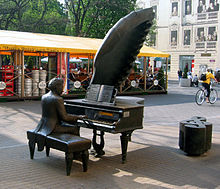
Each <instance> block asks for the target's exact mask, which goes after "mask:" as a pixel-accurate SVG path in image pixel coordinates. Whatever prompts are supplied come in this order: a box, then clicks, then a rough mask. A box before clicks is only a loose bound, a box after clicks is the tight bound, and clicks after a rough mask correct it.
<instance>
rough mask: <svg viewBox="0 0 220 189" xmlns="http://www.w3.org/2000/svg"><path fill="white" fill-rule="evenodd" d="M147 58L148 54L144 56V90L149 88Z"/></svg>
mask: <svg viewBox="0 0 220 189" xmlns="http://www.w3.org/2000/svg"><path fill="white" fill-rule="evenodd" d="M146 60H147V59H146V56H145V57H144V91H145V92H146V89H147V87H146V85H147V81H146V80H147V72H146V70H147V61H146Z"/></svg>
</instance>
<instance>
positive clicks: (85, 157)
mask: <svg viewBox="0 0 220 189" xmlns="http://www.w3.org/2000/svg"><path fill="white" fill-rule="evenodd" d="M88 161H89V152H88V150H85V151H83V152H82V163H83V172H86V171H87V169H88Z"/></svg>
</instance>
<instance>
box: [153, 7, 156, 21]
mask: <svg viewBox="0 0 220 189" xmlns="http://www.w3.org/2000/svg"><path fill="white" fill-rule="evenodd" d="M152 8H153V11H154V14H155V16H154V18H155V19H157V6H153V7H152Z"/></svg>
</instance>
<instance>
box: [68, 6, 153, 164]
mask: <svg viewBox="0 0 220 189" xmlns="http://www.w3.org/2000/svg"><path fill="white" fill-rule="evenodd" d="M153 17H154V13H153V10H152V8H149V9H143V10H139V11H136V12H132V13H130V14H128V15H127V16H125V17H124V18H122V19H120V20H119V21H118V22H117V23H116V24H115V25H114V26H113V27H112V28H111V30H109V32H108V33H107V35H106V37H105V39H104V40H103V44H102V45H101V47H100V48H99V50H98V52H97V54H96V56H95V63H94V72H93V76H92V79H91V82H90V85H89V87H88V90H87V93H86V97H85V99H76V100H65V102H64V104H65V107H66V111H67V113H69V114H76V115H86V116H87V118H86V119H83V120H78V122H77V124H78V125H79V126H80V127H86V128H89V129H93V139H92V143H93V148H94V150H95V151H96V153H97V155H98V156H101V155H104V154H105V152H104V150H103V148H104V132H109V133H113V134H115V133H121V136H120V139H121V149H122V163H124V162H125V161H126V155H127V146H128V141H129V140H131V134H132V132H133V131H134V130H136V129H142V128H143V114H144V100H143V99H142V98H137V97H127V96H117V89H118V88H119V86H120V84H121V83H122V82H123V81H124V80H125V79H126V78H127V77H128V75H129V73H130V70H131V68H132V67H133V64H134V61H135V59H136V56H137V55H138V54H139V51H140V49H141V47H142V46H143V43H144V41H145V39H146V35H147V34H148V32H149V29H150V27H151V25H152V20H153ZM97 137H100V143H99V144H98V143H97V140H96V139H97Z"/></svg>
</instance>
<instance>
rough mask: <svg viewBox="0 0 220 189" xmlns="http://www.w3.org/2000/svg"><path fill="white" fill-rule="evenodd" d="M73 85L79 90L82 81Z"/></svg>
mask: <svg viewBox="0 0 220 189" xmlns="http://www.w3.org/2000/svg"><path fill="white" fill-rule="evenodd" d="M73 85H74V87H75V88H76V89H79V88H80V87H81V83H80V81H75V82H74V84H73Z"/></svg>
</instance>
